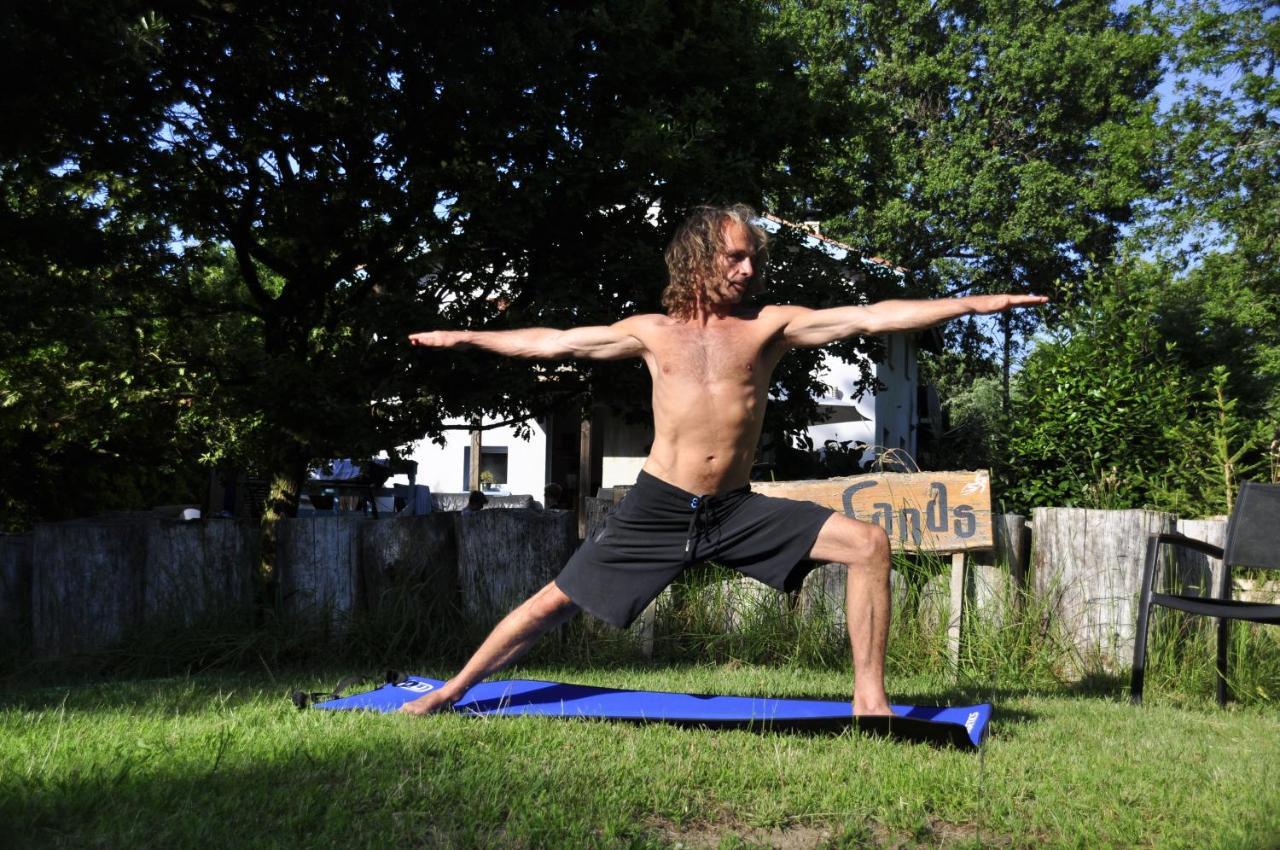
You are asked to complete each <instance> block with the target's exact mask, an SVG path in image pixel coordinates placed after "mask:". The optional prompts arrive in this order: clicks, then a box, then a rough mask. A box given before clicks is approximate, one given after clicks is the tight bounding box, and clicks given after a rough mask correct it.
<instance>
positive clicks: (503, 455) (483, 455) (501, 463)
mask: <svg viewBox="0 0 1280 850" xmlns="http://www.w3.org/2000/svg"><path fill="white" fill-rule="evenodd" d="M485 473H488V475H486V474H485ZM490 478H492V485H493V486H495V487H502V486H504V485H505V484H506V483H507V447H506V446H481V447H480V484H481V485H482V486H483V485H485V484H487V483H490V482H489V479H490Z"/></svg>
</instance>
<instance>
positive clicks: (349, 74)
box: [4, 0, 819, 551]
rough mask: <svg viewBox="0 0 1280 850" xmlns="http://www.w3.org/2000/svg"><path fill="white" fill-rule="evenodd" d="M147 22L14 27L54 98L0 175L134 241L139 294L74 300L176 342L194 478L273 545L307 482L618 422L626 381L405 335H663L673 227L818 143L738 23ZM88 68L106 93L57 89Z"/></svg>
mask: <svg viewBox="0 0 1280 850" xmlns="http://www.w3.org/2000/svg"><path fill="white" fill-rule="evenodd" d="M143 8H144V7H140V6H137V5H134V4H129V3H120V4H116V5H110V6H107V7H100V6H91V5H90V4H64V5H63V6H60V7H59V8H58V9H56V10H52V11H49V10H45V9H44V8H43V7H35V6H34V5H32V6H28V7H24V8H23V9H22V10H21V14H19V15H16V16H15V17H13V18H12V19H11V20H9V21H8V22H7V23H6V26H7V28H8V33H9V35H10V39H9V42H10V43H11V44H13V45H15V51H14V53H13V54H12V56H13V61H14V62H15V63H18V64H21V65H24V66H26V67H54V68H58V69H60V70H59V71H58V72H57V74H56V75H54V77H53V79H52V82H51V83H50V84H49V86H47V87H46V89H47V90H46V91H45V92H44V94H45V95H46V97H45V99H44V100H42V101H39V102H29V101H30V99H28V98H24V97H22V96H20V95H15V97H18V99H19V100H20V101H21V102H22V103H24V104H25V105H28V106H33V107H36V110H35V111H36V114H38V115H40V116H41V118H42V120H41V121H37V122H33V124H32V125H31V126H30V127H23V128H16V129H15V128H12V127H11V128H10V129H9V130H8V131H6V132H7V133H8V134H9V138H8V139H6V140H5V145H4V150H5V152H6V153H5V157H4V161H5V162H7V163H9V164H10V166H11V167H13V168H19V169H25V170H26V171H27V172H28V173H30V174H32V175H38V177H39V180H40V181H42V182H43V183H44V184H45V185H46V186H47V188H48V191H49V193H51V194H59V195H60V196H61V197H64V198H70V199H73V201H72V202H73V204H74V205H76V206H78V207H79V208H81V209H82V210H85V211H86V216H87V218H86V222H87V224H86V233H87V234H88V235H92V232H93V230H94V229H95V228H98V229H101V228H102V227H104V226H105V224H104V223H105V222H121V223H123V222H135V223H137V226H138V227H139V228H143V229H144V230H145V231H146V232H147V233H148V234H150V235H149V236H148V238H146V239H143V240H140V241H137V242H135V243H131V244H132V245H133V248H132V249H131V250H137V251H139V252H141V256H142V257H143V259H144V260H145V262H146V264H147V267H148V268H149V269H151V270H152V273H151V274H149V275H147V276H146V277H145V278H144V277H143V276H133V277H128V276H124V275H122V274H121V273H119V271H118V270H114V269H112V268H110V267H109V266H108V265H103V266H101V267H100V271H101V274H100V275H99V276H98V277H96V278H94V279H93V280H92V281H90V282H88V283H87V284H86V285H87V286H89V288H90V289H92V291H93V292H94V293H96V294H98V295H102V294H104V293H114V294H120V293H121V292H122V291H127V292H128V293H129V297H128V298H127V299H125V300H124V301H118V300H111V301H110V306H103V308H102V309H103V310H105V311H110V310H116V309H119V308H118V304H121V303H125V302H127V303H128V305H129V306H128V307H127V308H125V309H124V315H126V316H128V317H129V318H132V319H136V318H138V317H139V316H141V315H144V314H146V313H148V312H151V313H155V314H156V315H158V316H160V317H162V318H163V319H165V320H166V322H167V324H166V325H165V327H166V328H168V336H167V337H166V344H167V345H169V346H171V347H170V348H169V349H167V351H168V353H167V354H166V356H165V357H164V358H162V362H163V363H164V369H165V370H166V371H165V375H164V381H165V382H167V383H169V384H178V383H181V382H182V380H188V378H186V377H184V375H183V373H182V372H180V371H179V370H186V375H187V376H190V375H192V374H194V375H195V378H190V379H189V380H196V381H198V382H199V383H200V388H201V390H202V392H199V393H191V394H189V395H188V396H187V399H188V401H189V403H190V407H189V408H188V409H187V412H186V413H185V414H184V419H183V422H184V423H186V424H187V425H189V426H190V427H191V428H192V429H193V430H194V431H195V432H197V433H199V435H200V436H201V438H202V439H203V441H204V443H205V445H204V447H203V452H202V453H203V455H204V456H205V457H206V458H210V459H217V458H221V457H231V458H235V459H237V460H238V461H240V462H244V463H251V464H252V465H253V466H254V467H255V468H256V469H258V470H259V471H261V472H262V473H264V474H266V475H268V476H269V477H270V478H271V479H272V480H273V482H274V484H273V493H272V497H271V500H270V505H269V512H268V516H267V525H266V528H267V529H268V536H269V535H270V532H269V529H270V528H271V527H273V523H274V520H275V519H277V518H279V517H280V516H285V515H288V514H289V513H291V512H292V511H293V510H294V509H295V507H296V503H297V497H298V491H299V487H300V482H301V480H302V478H303V475H304V473H305V470H306V468H307V467H308V466H309V465H310V464H312V463H315V462H316V461H321V460H326V459H329V458H332V457H337V456H355V457H360V456H366V455H369V454H372V453H374V452H376V451H378V450H381V449H388V448H392V447H394V446H397V445H402V444H405V443H407V442H410V441H412V440H415V439H417V438H420V437H421V436H422V435H423V434H427V435H433V434H439V433H440V430H441V428H442V426H443V423H444V421H445V420H446V418H452V417H467V418H469V417H471V416H474V415H477V414H479V413H480V412H482V411H483V412H487V413H494V414H498V415H502V414H509V415H512V416H515V415H522V414H524V413H525V412H526V411H529V410H533V411H534V412H537V411H538V409H539V407H540V406H546V405H549V404H551V403H552V402H553V401H556V400H559V401H563V400H564V399H565V398H566V397H568V398H579V399H585V397H586V396H587V395H589V394H590V395H594V396H595V397H596V398H598V399H602V400H607V399H609V398H621V397H624V396H625V395H626V394H628V392H629V390H630V387H632V386H634V384H635V382H636V381H638V380H640V379H641V378H640V373H639V370H638V369H636V368H635V366H634V364H605V365H603V366H602V367H600V368H587V367H583V368H580V369H577V370H575V371H573V372H571V373H566V372H562V371H556V370H553V369H547V368H537V367H535V368H532V369H531V368H529V366H528V364H510V363H505V362H502V361H499V360H497V359H495V358H490V357H485V356H474V357H467V358H457V357H452V358H449V357H440V356H432V355H430V354H422V355H417V356H414V355H412V354H411V352H410V350H409V349H408V348H407V346H406V345H405V344H404V337H405V335H406V333H407V332H409V331H410V330H421V329H429V328H431V327H439V326H459V325H462V326H471V327H487V328H503V327H513V326H525V325H530V324H549V325H566V324H581V323H590V322H599V321H606V320H612V319H614V318H616V317H617V316H618V315H620V314H622V313H625V312H629V311H632V310H636V309H652V308H653V307H656V303H657V298H658V294H659V289H660V280H661V273H660V256H661V247H662V244H663V242H664V241H665V237H666V234H667V233H668V232H669V230H670V224H671V223H672V222H673V221H675V220H677V219H678V218H679V217H681V216H682V215H683V213H684V211H685V209H686V208H687V207H688V206H689V205H690V204H692V203H694V202H699V201H703V200H708V199H710V200H720V199H729V198H733V199H746V200H748V201H756V202H758V201H759V199H760V198H761V197H762V195H763V194H764V193H765V192H766V191H784V190H785V191H790V190H786V188H785V187H786V186H787V184H788V181H790V180H792V178H791V177H789V176H788V175H787V174H786V172H785V171H778V170H772V169H771V168H770V166H771V164H772V163H775V162H777V161H779V160H780V159H781V158H782V156H783V153H784V151H786V152H792V153H793V154H794V155H795V156H796V157H797V158H803V152H804V151H805V150H806V149H807V146H808V144H809V142H808V139H809V138H810V137H811V135H812V134H811V133H810V132H809V131H810V128H811V127H812V126H813V125H814V123H815V121H818V120H819V119H818V118H816V117H815V116H818V115H819V110H817V109H816V106H815V103H814V102H813V101H812V100H811V99H810V98H809V97H808V95H807V93H806V90H805V86H804V84H803V81H802V80H800V79H799V78H798V77H797V75H796V73H795V72H794V65H795V61H794V57H793V55H792V54H791V53H790V52H789V50H790V48H789V44H788V42H787V41H786V40H785V39H783V38H781V37H779V36H777V35H776V34H771V33H770V32H769V31H767V30H766V29H765V27H764V26H763V22H764V20H765V18H766V17H767V15H768V14H769V13H768V12H767V10H764V9H762V8H760V7H757V6H755V5H753V4H748V3H731V4H725V3H710V2H682V3H676V4H655V3H648V2H641V0H618V2H612V3H608V4H603V5H600V4H595V5H592V6H590V7H582V6H568V7H566V6H563V5H554V4H535V5H534V6H531V7H527V8H522V9H519V10H515V9H512V8H510V7H508V6H506V5H502V4H485V3H479V4H465V5H463V6H458V5H457V4H444V3H427V4H424V3H398V2H392V3H387V4H380V5H369V4H354V5H353V4H347V3H320V4H319V5H317V4H306V5H300V4H297V3H289V2H272V3H264V4H253V5H252V6H241V5H238V4H235V3H221V2H218V3H214V2H202V3H197V4H192V5H190V6H187V7H183V8H179V9H169V10H166V11H165V12H164V13H162V14H160V15H155V14H152V13H148V12H144V11H143ZM81 51H83V52H84V53H85V55H86V56H88V57H90V58H91V59H92V60H93V61H91V62H90V63H88V65H87V71H86V73H93V74H96V75H98V76H95V77H93V78H92V79H84V78H82V77H81V75H80V73H79V72H77V71H76V70H72V69H68V68H66V67H65V65H64V64H63V63H60V61H59V57H61V56H62V55H63V54H64V53H67V52H71V53H72V54H78V53H79V52H81ZM11 123H16V122H11ZM33 179H34V178H33ZM15 209H16V208H15ZM654 209H656V210H657V211H658V212H657V216H658V226H656V227H655V226H654V224H653V223H652V222H651V221H650V218H651V212H652V211H653V210H654ZM20 214H21V215H27V213H26V212H20ZM39 214H41V208H39V205H37V207H36V208H35V209H33V210H32V211H31V215H39ZM94 217H96V223H93V222H90V221H89V219H90V218H94ZM158 234H159V235H158ZM71 266H72V267H73V268H74V263H71ZM31 273H33V272H32V269H30V268H27V269H25V270H23V271H22V272H21V274H31ZM32 280H34V278H32ZM55 283H56V285H59V286H60V285H61V284H60V283H57V282H55ZM38 288H39V287H34V286H33V287H32V288H31V290H32V291H34V290H35V289H38ZM68 292H69V291H68ZM120 354H121V356H122V357H125V358H126V359H128V358H131V357H138V356H140V355H139V354H138V353H137V352H124V351H121V352H120ZM33 362H34V361H22V362H21V363H15V368H17V370H18V371H22V370H24V369H29V367H32V365H33ZM26 377H27V379H30V380H49V381H54V382H59V383H61V384H62V386H63V387H65V386H66V384H65V381H64V380H63V379H62V378H60V377H57V376H49V377H46V378H40V377H38V376H37V375H36V373H35V372H28V374H27V376H26ZM797 380H799V379H797ZM268 542H269V541H268ZM268 551H269V546H268Z"/></svg>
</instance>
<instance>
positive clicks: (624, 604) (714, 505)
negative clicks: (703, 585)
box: [556, 472, 834, 628]
mask: <svg viewBox="0 0 1280 850" xmlns="http://www.w3.org/2000/svg"><path fill="white" fill-rule="evenodd" d="M833 513H834V511H832V510H831V509H830V508H824V507H821V506H820V505H816V504H814V503H813V502H801V501H796V500H793V499H778V498H774V497H772V496H762V495H760V494H759V493H753V492H751V488H750V487H749V486H748V487H742V488H740V489H738V490H733V491H731V492H729V493H722V494H720V495H718V496H695V495H694V494H692V493H686V492H685V491H684V490H681V489H680V488H679V487H675V486H673V485H671V484H668V483H667V482H665V481H663V480H661V479H660V478H655V477H653V476H652V475H649V474H647V473H645V472H641V473H640V477H639V478H637V479H636V486H635V487H634V488H633V489H631V490H630V491H629V492H628V493H627V495H626V497H625V498H623V500H622V502H621V503H620V504H619V505H618V506H617V507H616V508H615V509H614V511H613V513H612V514H610V515H609V517H608V519H607V520H606V521H605V524H604V527H603V528H601V529H600V530H599V531H597V532H596V533H595V534H593V535H591V536H590V537H589V538H587V539H586V540H585V541H583V543H582V545H581V546H580V547H578V551H577V552H575V553H574V554H573V557H572V558H570V559H569V563H568V564H566V565H565V568H564V570H563V571H561V573H560V575H559V576H557V577H556V586H558V587H559V588H560V590H562V591H564V593H565V594H566V595H567V596H568V597H569V598H570V599H572V600H573V601H574V603H576V604H577V605H578V606H579V607H581V608H582V609H584V610H585V611H587V613H589V614H592V615H594V616H596V617H599V618H600V619H601V620H604V621H605V622H606V623H609V624H611V625H614V626H618V627H619V628H626V627H627V626H629V625H631V622H632V621H633V620H635V618H636V617H638V616H639V615H640V612H641V611H643V610H644V609H645V606H647V605H648V604H649V603H650V602H652V601H653V600H654V599H655V598H656V597H657V595H658V594H659V593H661V592H662V589H663V588H665V587H666V586H667V585H669V584H671V582H673V581H674V580H675V579H676V577H677V576H678V575H680V573H681V572H683V571H684V570H685V569H686V568H687V567H689V566H691V565H693V564H696V563H700V562H702V561H714V562H716V563H717V564H721V565H722V566H726V567H729V568H731V569H734V570H737V571H738V572H740V573H742V574H743V575H748V576H751V577H752V578H754V579H756V580H757V581H762V582H764V583H765V584H767V585H769V586H770V587H773V588H776V589H778V590H782V591H792V590H798V589H799V587H800V585H801V583H802V582H803V581H804V577H805V576H806V575H808V573H809V572H810V570H812V569H813V567H814V564H813V563H812V562H810V561H808V560H807V557H808V555H809V552H810V550H812V549H813V544H814V541H816V540H817V539H818V532H819V531H821V530H822V526H823V525H825V524H826V522H827V520H828V519H830V518H831V515H832V514H833Z"/></svg>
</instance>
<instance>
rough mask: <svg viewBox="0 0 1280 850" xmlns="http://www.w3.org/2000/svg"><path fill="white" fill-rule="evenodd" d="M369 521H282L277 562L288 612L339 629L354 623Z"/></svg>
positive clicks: (341, 518)
mask: <svg viewBox="0 0 1280 850" xmlns="http://www.w3.org/2000/svg"><path fill="white" fill-rule="evenodd" d="M376 521H377V522H385V520H376ZM364 522H365V519H364V517H360V516H341V515H339V516H323V515H317V516H314V517H307V518H306V519H292V520H282V521H281V522H280V529H279V531H278V537H277V543H276V547H277V553H278V558H277V567H278V569H279V571H280V599H281V602H282V605H283V609H284V611H285V612H286V613H287V614H290V615H294V616H300V617H303V618H304V619H312V620H315V621H316V622H329V623H330V624H333V625H336V626H338V627H339V628H342V627H343V626H344V625H345V624H346V623H348V622H349V620H350V617H351V615H352V613H354V611H355V608H356V604H357V601H356V597H357V594H358V587H359V563H360V526H361V525H362V524H363V523H364Z"/></svg>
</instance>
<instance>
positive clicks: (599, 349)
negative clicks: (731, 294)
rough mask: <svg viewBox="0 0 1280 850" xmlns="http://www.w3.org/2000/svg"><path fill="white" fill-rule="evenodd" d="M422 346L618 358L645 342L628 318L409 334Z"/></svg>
mask: <svg viewBox="0 0 1280 850" xmlns="http://www.w3.org/2000/svg"><path fill="white" fill-rule="evenodd" d="M409 342H410V343H411V344H412V345H417V346H422V347H423V348H457V349H467V348H479V349H482V350H484V351H492V352H494V353H495V354H501V355H504V356H506V357H529V358H536V359H542V360H563V359H565V358H569V357H582V358H586V359H589V360H619V359H621V358H624V357H639V356H640V355H641V354H642V353H643V352H644V344H643V343H641V342H640V340H639V339H637V338H636V337H634V336H632V335H631V333H630V332H629V331H628V325H627V320H625V319H624V320H623V321H621V322H617V323H615V324H612V325H600V326H597V327H585V328H570V329H569V330H563V331H562V330H556V329H554V328H524V329H522V330H515V331H427V332H425V333H416V334H410V335H409Z"/></svg>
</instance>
